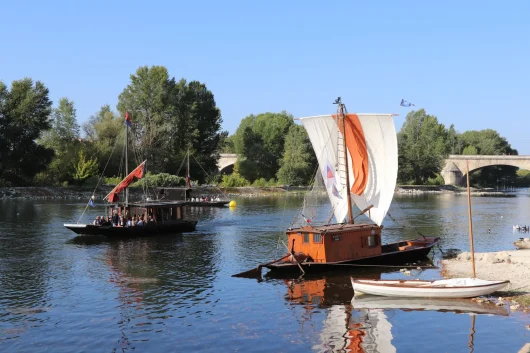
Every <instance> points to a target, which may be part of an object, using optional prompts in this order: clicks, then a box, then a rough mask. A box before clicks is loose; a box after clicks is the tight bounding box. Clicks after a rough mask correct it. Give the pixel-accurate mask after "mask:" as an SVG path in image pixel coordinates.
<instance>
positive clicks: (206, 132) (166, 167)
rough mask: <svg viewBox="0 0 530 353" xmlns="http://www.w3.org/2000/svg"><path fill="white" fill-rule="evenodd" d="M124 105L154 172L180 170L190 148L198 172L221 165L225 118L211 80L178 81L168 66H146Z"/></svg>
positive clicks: (133, 79)
mask: <svg viewBox="0 0 530 353" xmlns="http://www.w3.org/2000/svg"><path fill="white" fill-rule="evenodd" d="M118 110H119V111H120V112H121V114H122V116H123V115H125V112H129V114H130V115H131V119H132V121H133V125H134V140H135V146H136V147H137V150H138V154H139V155H141V156H142V158H145V159H148V161H149V168H150V170H152V171H153V172H160V171H167V172H172V173H174V172H176V171H177V169H178V166H179V165H180V164H181V162H182V160H183V159H184V157H185V156H186V154H187V151H188V150H189V151H190V153H191V154H193V158H192V159H191V160H190V163H191V164H194V165H193V166H192V167H193V168H192V169H193V170H194V175H193V177H194V178H197V179H199V180H200V181H204V180H205V178H206V175H205V174H206V173H214V172H216V171H217V160H218V158H219V155H218V151H219V146H220V142H221V133H222V132H221V123H222V119H221V112H220V110H219V109H218V108H217V106H216V103H215V99H214V96H213V93H212V92H211V91H210V90H208V89H207V87H206V85H205V84H203V83H200V82H198V81H190V82H187V81H186V80H184V79H181V80H180V81H178V82H177V81H176V80H175V78H170V77H169V74H168V72H167V69H166V68H165V67H163V66H152V67H147V66H143V67H140V68H138V70H137V71H136V73H135V74H133V75H131V82H130V84H129V85H128V86H127V87H126V88H125V89H124V90H123V92H122V93H121V94H120V96H119V102H118ZM197 162H199V163H200V164H201V167H199V166H198V165H197ZM203 169H204V170H205V171H206V173H204V172H203Z"/></svg>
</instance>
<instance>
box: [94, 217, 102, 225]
mask: <svg viewBox="0 0 530 353" xmlns="http://www.w3.org/2000/svg"><path fill="white" fill-rule="evenodd" d="M100 223H101V222H100V219H99V216H97V217H96V219H95V220H94V222H92V224H94V225H95V226H99V225H100Z"/></svg>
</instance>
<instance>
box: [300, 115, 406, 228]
mask: <svg viewBox="0 0 530 353" xmlns="http://www.w3.org/2000/svg"><path fill="white" fill-rule="evenodd" d="M346 117H347V118H348V119H349V121H352V126H353V125H355V129H354V130H355V140H356V141H351V140H352V137H351V136H350V135H348V133H346V144H347V145H348V147H347V155H348V172H349V181H350V186H349V187H350V190H352V192H351V197H352V199H353V201H354V202H355V204H356V205H357V206H358V207H359V209H361V210H362V209H365V208H366V207H368V206H370V205H373V207H372V209H371V210H370V211H369V212H368V213H367V216H368V217H369V218H370V219H371V220H372V221H373V222H374V223H376V224H377V225H381V223H382V222H383V219H384V217H385V216H386V213H387V212H388V209H389V207H390V203H391V202H392V198H393V196H394V189H395V187H396V179H397V168H398V158H397V156H398V151H397V137H396V129H395V127H394V119H393V117H392V115H391V114H347V115H346ZM300 120H301V121H302V125H303V126H304V128H305V129H306V131H307V133H308V135H309V139H310V140H311V144H312V145H313V149H314V150H315V154H316V156H317V159H318V163H319V166H320V171H321V173H322V177H323V178H324V181H325V184H326V188H327V192H328V196H329V199H330V201H331V205H332V207H333V212H334V214H335V219H336V220H337V222H343V221H344V219H345V218H346V215H347V213H348V204H347V202H348V201H347V200H346V198H347V191H346V186H345V185H346V174H345V161H344V152H343V151H344V149H343V144H344V142H343V141H344V140H343V139H344V138H345V137H344V134H343V133H342V132H341V131H340V130H339V126H338V125H337V121H336V120H335V119H334V116H333V115H321V116H314V117H307V118H301V119H300ZM354 122H355V124H354ZM352 154H353V156H354V157H353V158H352Z"/></svg>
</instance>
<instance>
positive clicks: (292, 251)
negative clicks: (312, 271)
mask: <svg viewBox="0 0 530 353" xmlns="http://www.w3.org/2000/svg"><path fill="white" fill-rule="evenodd" d="M282 244H283V246H285V248H286V249H287V251H289V248H288V247H287V245H285V243H284V242H283V240H282ZM289 252H290V253H291V255H293V260H294V262H296V264H297V265H298V267H299V268H300V271H302V274H301V275H300V277H302V276H303V275H305V271H304V269H303V268H302V265H300V263H299V262H298V260H297V259H296V256H294V239H293V246H292V248H291V250H290V251H289Z"/></svg>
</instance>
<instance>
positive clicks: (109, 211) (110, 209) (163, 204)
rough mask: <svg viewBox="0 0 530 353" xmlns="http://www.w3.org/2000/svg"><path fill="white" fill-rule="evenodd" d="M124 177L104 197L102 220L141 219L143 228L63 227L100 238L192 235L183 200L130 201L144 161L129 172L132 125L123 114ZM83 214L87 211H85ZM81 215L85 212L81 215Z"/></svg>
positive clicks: (107, 225) (193, 223) (110, 224)
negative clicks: (123, 198)
mask: <svg viewBox="0 0 530 353" xmlns="http://www.w3.org/2000/svg"><path fill="white" fill-rule="evenodd" d="M125 123H126V127H125V129H126V130H125V178H124V179H123V180H122V181H121V182H120V183H118V185H116V186H115V187H114V189H112V191H111V192H110V193H109V194H108V195H107V196H105V198H104V200H106V201H107V202H108V204H107V205H105V206H104V208H105V211H104V212H105V217H112V216H113V214H114V212H115V213H116V214H117V215H118V216H122V217H123V218H124V220H125V222H126V221H127V220H128V219H129V217H131V218H132V217H135V216H136V217H137V218H138V219H140V218H143V225H133V226H122V225H118V226H115V225H114V224H113V222H112V221H111V222H108V221H107V220H104V221H102V222H101V223H99V224H80V223H65V224H64V227H65V228H67V229H69V230H71V231H72V232H74V233H76V234H83V235H103V236H106V237H110V238H120V237H134V236H149V235H157V234H163V233H166V234H167V233H172V234H175V233H182V232H193V231H195V227H196V225H197V221H195V220H186V219H183V215H184V213H183V207H184V206H185V205H186V202H185V201H152V200H150V199H149V198H148V197H147V194H146V195H144V197H143V200H142V201H137V202H129V190H128V186H129V185H130V184H131V183H132V182H134V181H135V180H136V179H141V178H143V177H144V176H145V175H146V162H147V160H145V161H143V162H142V163H140V164H139V165H138V166H137V167H136V168H135V169H134V170H133V171H132V172H130V173H129V171H128V158H127V157H128V145H129V143H128V126H132V124H131V122H130V119H129V115H128V114H127V113H126V115H125ZM122 191H124V194H125V200H124V201H123V202H119V194H120V193H121V192H122ZM89 205H92V206H93V205H94V196H92V198H91V199H90V200H89V202H88V205H87V208H88V207H89ZM85 211H86V208H85ZM83 213H84V212H83Z"/></svg>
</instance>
